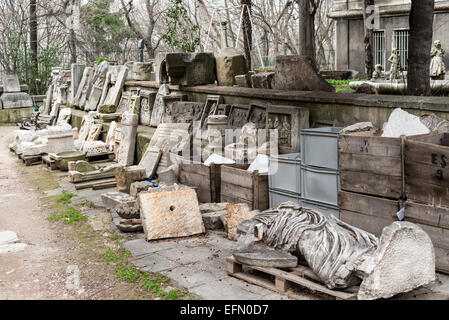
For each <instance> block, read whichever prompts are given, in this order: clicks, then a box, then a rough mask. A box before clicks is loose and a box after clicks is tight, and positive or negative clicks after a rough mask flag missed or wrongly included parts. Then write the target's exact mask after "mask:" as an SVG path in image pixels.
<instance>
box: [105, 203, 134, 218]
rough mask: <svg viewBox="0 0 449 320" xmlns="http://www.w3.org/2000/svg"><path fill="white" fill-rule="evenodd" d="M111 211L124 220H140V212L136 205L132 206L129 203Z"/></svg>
mask: <svg viewBox="0 0 449 320" xmlns="http://www.w3.org/2000/svg"><path fill="white" fill-rule="evenodd" d="M111 211H112V212H113V213H116V214H117V215H118V216H119V217H120V218H122V219H140V211H139V210H138V209H137V208H136V206H135V204H134V205H132V206H130V205H129V204H127V203H124V204H119V205H117V206H115V207H114V208H113V209H112V210H111Z"/></svg>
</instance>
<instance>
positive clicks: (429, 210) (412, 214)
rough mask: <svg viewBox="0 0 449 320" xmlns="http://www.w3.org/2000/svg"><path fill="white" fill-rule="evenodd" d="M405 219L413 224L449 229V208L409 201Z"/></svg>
mask: <svg viewBox="0 0 449 320" xmlns="http://www.w3.org/2000/svg"><path fill="white" fill-rule="evenodd" d="M405 217H406V219H407V221H410V222H413V223H421V224H426V225H429V226H434V227H440V228H445V229H449V208H444V207H436V206H431V205H427V204H420V203H416V202H413V201H407V202H406V203H405Z"/></svg>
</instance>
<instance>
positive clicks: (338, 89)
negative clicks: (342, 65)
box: [336, 87, 352, 92]
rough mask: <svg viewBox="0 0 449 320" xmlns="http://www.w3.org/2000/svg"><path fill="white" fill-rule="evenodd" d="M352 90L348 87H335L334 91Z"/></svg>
mask: <svg viewBox="0 0 449 320" xmlns="http://www.w3.org/2000/svg"><path fill="white" fill-rule="evenodd" d="M349 90H352V89H351V88H350V87H343V88H336V92H341V91H349Z"/></svg>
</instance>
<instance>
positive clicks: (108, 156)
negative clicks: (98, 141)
mask: <svg viewBox="0 0 449 320" xmlns="http://www.w3.org/2000/svg"><path fill="white" fill-rule="evenodd" d="M114 160H115V153H114V152H109V153H102V154H97V155H94V156H86V161H87V162H90V163H103V162H112V161H114Z"/></svg>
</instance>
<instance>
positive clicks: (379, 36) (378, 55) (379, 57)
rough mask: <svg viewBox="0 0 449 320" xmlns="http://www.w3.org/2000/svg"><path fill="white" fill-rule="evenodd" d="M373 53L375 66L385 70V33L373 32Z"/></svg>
mask: <svg viewBox="0 0 449 320" xmlns="http://www.w3.org/2000/svg"><path fill="white" fill-rule="evenodd" d="M373 53H374V65H376V64H380V65H382V67H383V69H384V70H385V67H386V66H385V64H386V50H385V31H374V32H373Z"/></svg>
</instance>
